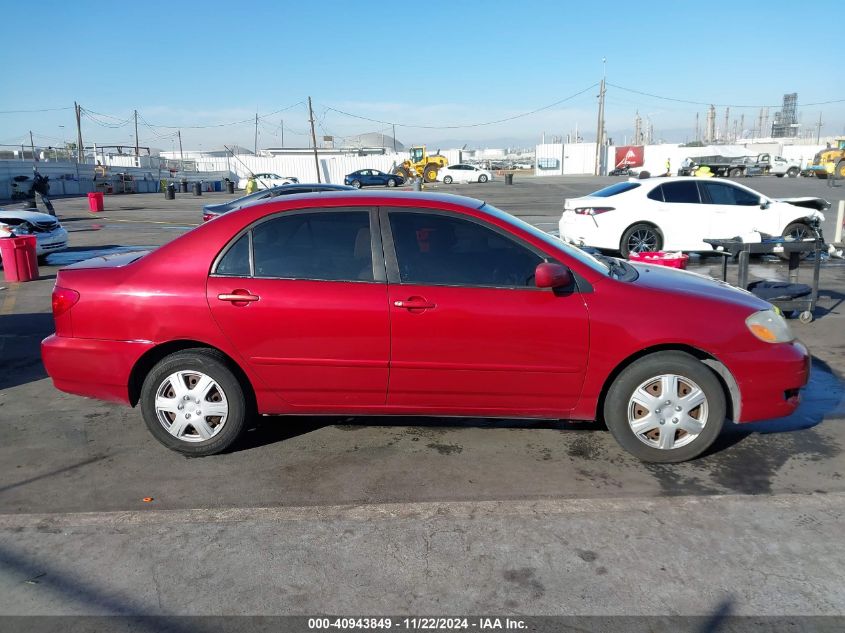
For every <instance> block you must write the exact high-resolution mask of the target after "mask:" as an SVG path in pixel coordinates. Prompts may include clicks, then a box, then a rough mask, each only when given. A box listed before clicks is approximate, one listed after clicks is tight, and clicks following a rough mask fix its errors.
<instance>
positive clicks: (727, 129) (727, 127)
mask: <svg viewBox="0 0 845 633" xmlns="http://www.w3.org/2000/svg"><path fill="white" fill-rule="evenodd" d="M730 116H731V109H730V108H725V127H724V130H723V132H722V136H723V137H724V139H725V140H726V141H729V140H730V136H731V132H730V125H731V122H730Z"/></svg>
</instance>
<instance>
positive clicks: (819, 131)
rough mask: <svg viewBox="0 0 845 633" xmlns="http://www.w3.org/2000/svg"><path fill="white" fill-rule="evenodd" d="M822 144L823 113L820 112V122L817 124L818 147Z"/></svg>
mask: <svg viewBox="0 0 845 633" xmlns="http://www.w3.org/2000/svg"><path fill="white" fill-rule="evenodd" d="M821 142H822V113H821V112H819V122H818V123H816V145H818V144H820V143H821Z"/></svg>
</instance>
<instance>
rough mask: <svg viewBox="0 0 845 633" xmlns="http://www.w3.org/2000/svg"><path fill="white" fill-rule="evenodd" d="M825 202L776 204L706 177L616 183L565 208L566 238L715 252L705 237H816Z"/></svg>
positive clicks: (623, 247) (629, 248) (627, 248)
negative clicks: (814, 235) (761, 235)
mask: <svg viewBox="0 0 845 633" xmlns="http://www.w3.org/2000/svg"><path fill="white" fill-rule="evenodd" d="M829 206H830V204H829V203H828V202H826V201H825V200H822V199H821V198H782V199H771V198H767V197H766V196H764V195H763V194H761V193H759V192H757V191H754V190H753V189H749V188H748V187H745V186H743V185H740V184H738V183H734V182H727V181H723V180H712V179H710V180H705V179H701V178H692V177H690V178H649V179H644V180H633V179H632V180H628V181H626V182H618V183H616V184H614V185H611V186H609V187H605V188H604V189H600V190H599V191H596V192H595V193H591V194H590V195H588V196H584V197H583V198H570V199H567V200H564V202H563V216H562V217H561V219H560V237H561V239H563V240H565V241H567V242H571V243H573V244H577V245H582V246H592V247H594V248H600V249H606V250H612V251H621V253H622V255H623V257H627V256H628V255H629V254H630V253H632V252H643V251H659V250H666V251H709V250H712V247H711V246H710V245H709V244H707V243H706V242H704V240H705V239H729V238H732V237H737V236H739V237H744V238H745V239H747V240H748V239H750V236H751V235H752V234H755V233H765V234H768V235H778V236H779V235H784V236H786V235H791V236H793V237H795V238H796V239H801V238H803V237H807V236H810V235H812V234H813V232H814V231H815V230H816V229H817V228H818V226H819V224H820V222H822V221H823V220H824V215H822V214H821V213H820V211H821V210H823V209H826V208H827V207H829Z"/></svg>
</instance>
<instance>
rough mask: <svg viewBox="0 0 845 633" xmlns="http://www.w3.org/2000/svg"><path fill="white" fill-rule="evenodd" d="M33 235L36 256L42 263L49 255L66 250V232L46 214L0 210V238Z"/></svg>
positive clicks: (55, 220) (19, 210) (53, 218)
mask: <svg viewBox="0 0 845 633" xmlns="http://www.w3.org/2000/svg"><path fill="white" fill-rule="evenodd" d="M12 234H14V235H34V236H35V240H36V242H35V243H36V250H35V252H36V254H37V255H38V257H39V259H40V260H41V261H44V260H45V259H46V257H47V255H49V254H50V253H58V252H59V251H63V250H65V249H66V248H67V231H66V230H65V229H64V227H63V226H62V225H61V224H60V223H59V221H58V220H57V219H56V218H55V217H53V216H52V215H49V214H47V213H39V212H36V211H24V210H23V209H9V210H4V209H0V238H4V237H9V236H10V235H12Z"/></svg>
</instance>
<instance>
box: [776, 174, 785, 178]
mask: <svg viewBox="0 0 845 633" xmlns="http://www.w3.org/2000/svg"><path fill="white" fill-rule="evenodd" d="M775 176H777V177H778V178H783V176H784V174H775Z"/></svg>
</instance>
